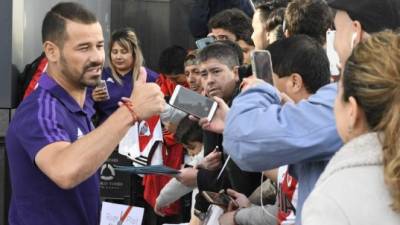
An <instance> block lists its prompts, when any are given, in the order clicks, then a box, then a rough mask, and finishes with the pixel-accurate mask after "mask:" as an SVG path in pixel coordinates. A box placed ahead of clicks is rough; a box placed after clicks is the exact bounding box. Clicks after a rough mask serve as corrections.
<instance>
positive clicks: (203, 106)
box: [169, 85, 217, 121]
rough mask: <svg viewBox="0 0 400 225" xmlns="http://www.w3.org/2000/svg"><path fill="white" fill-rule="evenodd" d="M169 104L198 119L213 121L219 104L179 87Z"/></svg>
mask: <svg viewBox="0 0 400 225" xmlns="http://www.w3.org/2000/svg"><path fill="white" fill-rule="evenodd" d="M169 104H170V105H172V106H174V107H175V108H178V109H180V110H182V111H184V112H186V113H188V114H190V115H193V116H195V117H197V118H208V120H209V121H211V119H212V117H213V115H214V113H215V110H216V109H217V103H216V102H215V101H213V100H212V99H210V98H207V97H205V96H202V95H200V94H199V93H197V92H195V91H192V90H189V89H187V88H184V87H182V86H181V85H177V86H176V88H175V90H174V93H173V94H172V97H171V99H170V101H169Z"/></svg>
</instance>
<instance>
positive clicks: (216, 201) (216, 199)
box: [201, 191, 238, 208]
mask: <svg viewBox="0 0 400 225" xmlns="http://www.w3.org/2000/svg"><path fill="white" fill-rule="evenodd" d="M201 194H202V195H203V196H204V198H205V199H206V200H207V202H209V203H210V204H213V205H218V206H221V207H224V208H227V207H228V205H229V202H233V204H235V206H238V205H237V203H236V202H235V200H233V198H232V197H231V196H229V195H228V194H226V193H225V192H220V193H217V192H212V191H202V192H201Z"/></svg>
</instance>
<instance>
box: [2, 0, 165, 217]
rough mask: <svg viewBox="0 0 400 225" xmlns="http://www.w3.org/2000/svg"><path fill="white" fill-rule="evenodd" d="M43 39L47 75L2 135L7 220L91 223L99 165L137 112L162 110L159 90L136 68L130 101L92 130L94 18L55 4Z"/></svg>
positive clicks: (99, 43) (96, 66)
mask: <svg viewBox="0 0 400 225" xmlns="http://www.w3.org/2000/svg"><path fill="white" fill-rule="evenodd" d="M42 40H43V49H44V52H45V54H46V57H47V58H48V61H49V64H48V68H47V73H45V74H43V76H42V77H41V79H40V81H39V87H38V88H37V89H36V90H35V91H34V92H33V93H32V94H31V95H30V96H29V97H28V98H26V99H25V100H24V101H23V102H22V103H21V105H20V106H19V107H18V109H17V110H16V112H15V116H14V117H13V120H12V121H11V123H10V126H9V129H8V132H7V136H6V147H7V153H8V160H9V164H10V173H11V174H10V175H11V184H12V197H11V206H10V212H9V223H10V224H11V225H18V224H25V225H28V224H35V225H49V224H65V225H71V224H90V225H97V224H99V216H100V196H99V177H98V172H97V171H98V168H99V167H100V166H101V165H102V163H103V162H104V161H106V159H107V158H108V157H109V155H110V154H111V153H112V151H113V150H114V148H115V147H116V146H117V144H118V142H119V141H120V140H121V139H122V137H123V136H124V135H125V133H126V132H127V131H128V129H129V127H130V126H132V125H133V124H134V123H135V122H136V121H138V120H139V118H140V119H146V118H148V117H150V116H152V115H154V114H158V113H160V112H162V110H163V107H164V103H165V102H164V99H163V95H162V93H161V92H160V90H159V87H158V86H157V85H156V84H150V83H147V84H146V83H145V79H146V76H145V72H144V71H143V70H142V72H141V74H140V75H139V79H138V81H137V82H136V84H135V88H134V91H133V93H132V95H131V97H130V99H125V100H124V102H125V103H124V104H121V107H120V108H119V109H117V110H116V112H115V113H113V114H112V115H111V116H110V117H109V119H108V120H106V121H105V122H104V123H103V124H102V125H101V126H100V127H99V128H97V129H95V130H94V127H93V125H92V123H91V120H90V118H91V116H92V114H93V108H92V106H91V105H92V104H91V102H90V100H89V98H86V87H87V86H95V85H96V84H97V81H98V79H100V76H101V70H102V67H103V63H104V39H103V33H102V29H101V26H100V23H99V22H98V21H97V19H96V17H95V16H94V15H93V14H92V13H91V12H89V11H88V10H86V9H85V8H83V7H82V6H81V5H80V4H77V3H60V4H58V5H56V6H54V7H53V8H52V9H51V10H50V11H49V12H48V13H47V14H46V17H45V19H44V21H43V25H42Z"/></svg>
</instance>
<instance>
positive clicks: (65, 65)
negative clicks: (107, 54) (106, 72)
mask: <svg viewBox="0 0 400 225" xmlns="http://www.w3.org/2000/svg"><path fill="white" fill-rule="evenodd" d="M60 63H61V73H62V74H64V76H65V77H66V78H67V79H69V80H71V81H73V82H78V83H79V85H80V86H81V87H82V88H85V87H95V86H96V85H97V83H98V81H97V80H96V81H94V82H90V81H85V79H84V75H85V73H86V72H87V71H88V70H89V69H90V68H92V67H98V66H102V63H98V62H89V63H87V64H86V65H85V66H84V67H83V69H82V70H81V71H77V72H75V73H74V72H73V71H71V70H70V69H69V65H68V62H67V60H66V59H65V57H64V54H61V57H60ZM101 69H102V68H101ZM76 73H78V74H76ZM74 75H78V76H74ZM75 77H76V78H77V79H76V78H75ZM99 79H100V78H99Z"/></svg>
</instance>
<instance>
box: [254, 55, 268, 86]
mask: <svg viewBox="0 0 400 225" xmlns="http://www.w3.org/2000/svg"><path fill="white" fill-rule="evenodd" d="M251 67H252V71H253V74H254V75H255V76H256V77H257V78H258V79H261V80H264V81H265V82H268V83H270V84H273V81H272V62H271V55H270V53H269V51H267V50H255V51H252V52H251Z"/></svg>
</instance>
